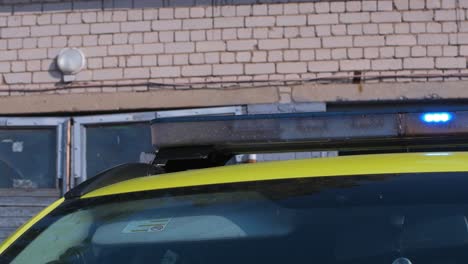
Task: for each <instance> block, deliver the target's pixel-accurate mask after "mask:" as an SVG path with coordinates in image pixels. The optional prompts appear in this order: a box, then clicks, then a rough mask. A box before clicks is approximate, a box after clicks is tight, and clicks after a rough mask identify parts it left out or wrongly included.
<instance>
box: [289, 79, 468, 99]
mask: <svg viewBox="0 0 468 264" xmlns="http://www.w3.org/2000/svg"><path fill="white" fill-rule="evenodd" d="M467 87H468V81H446V82H412V83H363V84H304V85H300V86H295V87H293V90H292V98H293V100H294V101H296V102H310V101H315V102H339V101H383V100H410V99H411V100H427V99H466V98H468V88H467Z"/></svg>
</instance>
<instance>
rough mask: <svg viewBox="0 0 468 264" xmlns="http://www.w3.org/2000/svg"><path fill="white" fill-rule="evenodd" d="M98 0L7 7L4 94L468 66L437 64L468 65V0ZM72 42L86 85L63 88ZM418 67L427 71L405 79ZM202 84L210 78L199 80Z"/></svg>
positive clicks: (1, 61) (460, 70) (0, 51)
mask: <svg viewBox="0 0 468 264" xmlns="http://www.w3.org/2000/svg"><path fill="white" fill-rule="evenodd" d="M89 3H90V4H88V5H85V4H82V6H83V8H80V6H79V5H75V6H74V7H73V8H74V10H73V12H71V9H70V8H71V6H72V5H71V4H70V3H67V2H60V3H43V4H35V5H34V6H35V8H36V9H34V8H29V9H28V8H24V6H22V5H16V6H15V5H1V6H0V91H1V92H2V95H16V94H22V92H21V90H22V89H27V90H38V89H39V90H40V89H52V90H51V91H44V92H47V93H54V92H57V93H68V92H76V93H83V92H114V91H118V90H119V89H120V90H124V91H134V90H138V89H139V90H143V89H147V87H146V88H145V87H143V88H142V87H138V86H130V85H129V86H128V87H127V86H125V84H131V83H141V82H146V81H152V82H158V83H180V84H184V83H193V82H196V83H199V82H220V81H222V82H226V81H229V82H233V81H242V82H246V81H253V80H255V81H258V80H297V79H311V78H317V77H319V78H320V77H330V76H338V77H342V76H348V77H352V76H353V75H354V74H359V73H360V72H362V74H364V75H365V76H378V75H386V76H390V77H389V78H387V79H382V80H381V79H377V80H376V79H372V80H368V81H369V82H371V81H372V82H379V81H420V80H424V81H426V80H428V78H427V77H428V76H427V75H428V74H429V75H430V77H431V78H429V80H431V81H441V80H459V79H460V78H461V77H453V76H451V78H441V77H436V75H440V74H467V73H468V71H467V70H466V58H465V56H466V55H467V54H468V21H467V16H468V13H467V11H468V10H467V8H468V0H393V1H387V0H380V1H345V2H342V1H337V2H316V3H287V4H262V5H238V6H221V7H209V6H205V7H203V6H197V7H177V8H135V7H133V8H118V7H115V6H114V7H112V8H105V6H102V5H100V4H99V3H101V4H102V3H105V2H101V1H99V2H89ZM92 3H94V6H93V4H92ZM69 4H70V6H69ZM29 6H31V5H29ZM22 7H23V8H22ZM84 7H86V8H84ZM64 47H79V48H81V49H82V50H83V51H84V53H85V54H86V55H87V57H88V61H87V68H86V69H85V70H84V71H82V72H80V73H79V74H78V75H77V83H75V84H74V85H75V86H76V85H83V87H81V88H79V89H78V88H77V89H73V90H71V89H70V90H68V89H66V88H65V89H62V90H58V91H54V90H53V89H54V88H56V87H61V85H62V84H60V78H61V74H60V73H59V72H58V71H57V70H56V66H55V62H54V58H55V57H56V56H57V54H58V53H59V51H60V50H61V49H62V48H64ZM412 74H417V75H418V78H408V76H407V75H412ZM394 75H404V76H401V77H395V76H394ZM114 84H120V85H122V86H118V87H117V86H115V87H112V85H114ZM101 85H105V87H102V86H101ZM211 85H212V86H213V84H211ZM248 85H252V84H249V83H247V84H244V86H248ZM204 87H211V86H210V85H207V84H200V85H198V86H194V87H191V88H204ZM213 87H214V88H217V87H218V86H213ZM75 88H76V87H75ZM165 89H167V87H165ZM17 90H18V91H17ZM290 92H291V89H290V88H288V87H282V88H280V93H283V94H288V93H290ZM281 100H282V101H289V100H291V99H290V96H284V97H282V99H281Z"/></svg>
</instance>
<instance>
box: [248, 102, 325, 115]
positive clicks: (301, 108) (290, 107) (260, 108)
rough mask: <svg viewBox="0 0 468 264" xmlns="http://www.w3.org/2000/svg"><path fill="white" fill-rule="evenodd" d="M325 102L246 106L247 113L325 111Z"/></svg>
mask: <svg viewBox="0 0 468 264" xmlns="http://www.w3.org/2000/svg"><path fill="white" fill-rule="evenodd" d="M326 109H327V106H326V104H325V103H320V102H308V103H287V104H279V103H276V104H254V105H248V106H247V112H248V113H249V114H277V113H301V112H325V111H326Z"/></svg>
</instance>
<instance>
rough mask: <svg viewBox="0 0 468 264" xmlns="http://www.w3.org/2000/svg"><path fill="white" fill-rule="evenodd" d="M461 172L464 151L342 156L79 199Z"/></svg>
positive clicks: (0, 248)
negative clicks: (324, 179)
mask: <svg viewBox="0 0 468 264" xmlns="http://www.w3.org/2000/svg"><path fill="white" fill-rule="evenodd" d="M464 171H468V153H464V152H453V153H445V152H444V153H404V154H379V155H359V156H345V157H333V158H322V159H308V160H294V161H279V162H267V163H258V164H246V165H236V166H225V167H217V168H210V169H201V170H193V171H185V172H178V173H169V174H162V175H155V176H148V177H141V178H136V179H132V180H128V181H124V182H120V183H116V184H113V185H110V186H106V187H103V188H101V189H98V190H95V191H92V192H90V193H88V194H85V195H84V196H82V197H80V198H79V199H87V198H93V197H99V196H105V195H115V194H122V193H131V192H140V191H149V190H158V189H169V188H178V187H189V186H203V185H211V184H222V183H236V182H249V181H261V180H278V179H292V178H308V177H324V176H352V175H368V174H371V175H378V174H393V173H396V174H398V173H419V172H421V173H423V172H426V173H427V172H464ZM63 202H64V199H63V198H62V199H59V200H58V201H56V202H55V203H53V204H52V205H50V206H49V207H48V208H46V209H45V210H43V211H42V212H40V213H39V214H38V215H36V216H35V217H34V218H32V219H31V220H30V221H29V222H27V223H26V224H24V225H23V226H22V227H20V228H19V229H18V230H17V231H16V232H15V233H13V234H12V235H11V236H10V237H9V238H8V239H6V240H5V241H4V242H3V244H1V245H0V254H2V253H3V252H4V251H5V250H6V249H7V248H8V247H9V246H10V245H11V244H12V243H13V242H14V241H15V240H16V239H18V238H19V237H20V236H21V235H23V234H24V233H25V232H26V231H27V230H28V229H29V228H30V227H31V226H33V225H34V224H35V223H37V222H38V221H39V220H40V219H42V218H43V217H45V216H46V215H47V214H48V213H50V212H51V211H53V210H54V209H55V208H56V207H58V206H59V205H60V204H61V203H63Z"/></svg>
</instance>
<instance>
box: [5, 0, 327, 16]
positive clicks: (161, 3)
mask: <svg viewBox="0 0 468 264" xmlns="http://www.w3.org/2000/svg"><path fill="white" fill-rule="evenodd" d="M317 1H318V0H315V1H314V0H102V1H100V0H98V1H95V0H89V1H87V0H82V1H60V2H58V1H57V0H0V13H11V14H15V13H25V12H26V13H27V12H34V13H37V12H54V11H73V10H96V9H98V10H106V9H130V8H160V7H193V6H210V5H212V6H223V5H249V4H271V3H289V2H295V3H297V2H317Z"/></svg>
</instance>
